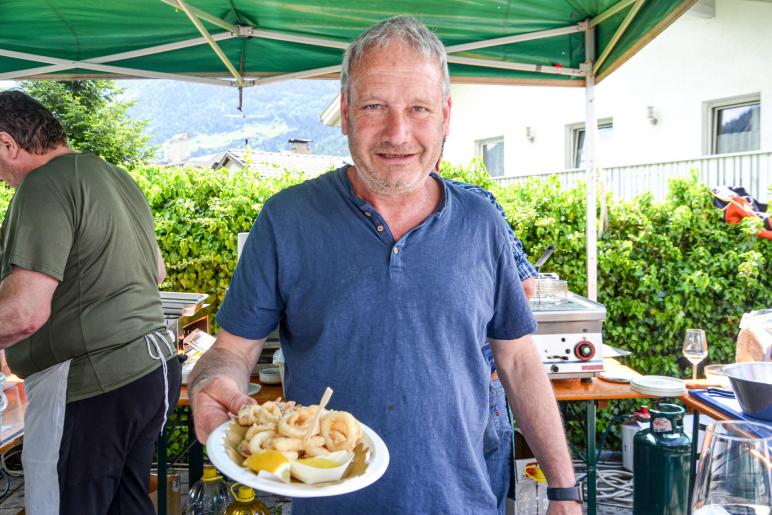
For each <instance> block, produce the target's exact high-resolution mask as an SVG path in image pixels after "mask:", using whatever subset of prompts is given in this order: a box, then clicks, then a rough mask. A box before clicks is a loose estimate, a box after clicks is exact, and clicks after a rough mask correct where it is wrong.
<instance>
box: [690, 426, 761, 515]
mask: <svg viewBox="0 0 772 515" xmlns="http://www.w3.org/2000/svg"><path fill="white" fill-rule="evenodd" d="M770 450H772V427H770V426H769V425H766V424H760V423H754V422H744V421H740V420H726V421H723V422H716V423H714V424H710V425H709V426H708V428H707V429H706V430H705V438H704V440H703V443H702V452H701V456H700V461H699V464H698V466H697V477H696V478H695V482H694V493H693V495H692V513H693V515H726V514H731V515H759V514H763V515H769V514H770V506H772V461H771V458H770Z"/></svg>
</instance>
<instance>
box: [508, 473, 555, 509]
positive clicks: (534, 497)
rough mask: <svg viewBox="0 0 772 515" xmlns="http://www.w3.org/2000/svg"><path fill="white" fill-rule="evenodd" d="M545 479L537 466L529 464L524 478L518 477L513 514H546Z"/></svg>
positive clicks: (547, 503) (547, 502)
mask: <svg viewBox="0 0 772 515" xmlns="http://www.w3.org/2000/svg"><path fill="white" fill-rule="evenodd" d="M548 505H549V501H548V500H547V479H546V478H545V477H544V473H543V472H542V471H541V469H540V468H539V465H537V464H536V463H535V462H534V463H529V464H528V465H526V467H525V478H521V477H518V483H517V495H516V501H515V513H516V514H517V515H544V514H545V513H547V506H548Z"/></svg>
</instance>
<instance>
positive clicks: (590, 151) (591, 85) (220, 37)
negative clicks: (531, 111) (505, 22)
mask: <svg viewBox="0 0 772 515" xmlns="http://www.w3.org/2000/svg"><path fill="white" fill-rule="evenodd" d="M158 1H160V2H162V3H164V4H166V5H168V6H170V7H172V8H174V9H179V10H181V11H183V12H184V13H185V15H186V16H187V17H188V19H189V20H190V22H191V24H193V26H194V27H195V28H196V30H197V31H198V32H199V33H200V34H201V36H200V37H197V38H191V39H186V40H182V41H178V42H174V43H168V44H164V45H157V46H152V47H148V48H144V49H139V50H134V51H130V52H122V53H118V54H112V55H105V56H101V57H95V58H90V59H84V60H69V59H60V58H56V57H50V56H43V55H37V54H31V53H25V52H17V51H11V50H6V49H2V48H0V56H4V57H10V58H14V59H20V60H25V61H31V62H37V63H43V64H45V65H46V66H41V67H35V68H28V69H24V70H17V71H13V72H6V73H2V74H0V80H10V79H22V78H46V79H60V80H61V79H67V78H72V77H68V76H66V75H65V76H61V75H53V74H55V73H58V72H62V71H66V70H73V69H83V70H91V71H94V72H100V73H106V74H109V75H108V76H111V77H114V76H120V77H126V76H128V77H142V78H152V79H171V80H179V81H187V82H195V83H200V84H210V85H218V86H228V87H239V88H243V87H253V86H259V85H262V84H269V83H273V82H279V81H284V80H289V79H300V78H311V77H330V76H335V75H336V74H339V73H340V70H341V66H340V65H334V66H325V67H320V68H313V69H307V70H300V71H296V72H291V73H281V74H274V75H267V76H263V77H257V78H252V79H246V78H245V77H244V72H243V70H242V71H239V70H237V68H236V66H234V64H233V63H232V62H231V61H230V59H229V58H228V57H227V55H226V54H225V53H224V52H223V51H222V49H221V48H220V46H219V44H218V42H220V41H225V40H229V39H232V38H264V39H270V40H277V41H283V42H291V43H297V44H303V45H310V46H317V47H325V48H336V49H340V50H345V49H346V48H347V47H348V45H349V43H348V42H345V41H338V40H334V39H329V38H320V37H310V36H301V35H297V34H292V33H288V32H281V31H273V30H265V29H258V28H257V27H256V24H255V23H253V22H251V21H250V20H243V19H242V23H241V24H233V23H230V22H228V21H226V20H224V19H222V18H220V17H217V16H214V15H212V14H210V13H208V12H205V11H204V10H202V9H199V8H197V7H194V6H191V5H189V4H188V3H187V2H188V0H158ZM644 2H645V0H620V1H619V2H617V3H615V4H614V5H612V6H611V7H609V8H608V9H606V10H605V11H604V12H602V13H600V14H598V15H597V16H595V17H594V18H590V19H586V20H583V21H580V22H578V23H575V24H573V25H569V26H566V27H558V28H553V29H548V30H540V31H535V32H531V33H525V34H513V35H510V36H504V37H498V38H493V39H488V40H482V41H475V42H469V43H464V44H459V45H451V46H448V47H446V51H447V54H448V62H449V63H453V64H461V65H468V66H479V67H486V68H496V69H505V70H517V71H526V72H536V73H545V74H550V75H558V76H565V77H574V78H576V77H581V78H583V80H582V81H577V80H575V79H574V80H566V81H554V82H551V83H552V84H554V85H566V84H570V85H573V86H584V89H585V141H586V156H587V157H586V164H585V172H586V182H587V211H586V217H587V297H589V298H590V299H591V300H597V209H596V201H597V198H596V181H597V180H598V179H599V173H598V170H599V167H598V156H597V151H596V144H595V143H596V139H597V118H596V115H595V82H596V74H597V73H598V71H599V70H600V67H601V66H602V65H603V63H604V62H605V61H606V59H607V58H608V57H609V55H610V54H611V52H612V51H613V50H614V48H615V47H616V46H617V43H618V42H619V40H620V38H621V37H622V36H623V35H624V33H625V31H626V30H627V28H628V27H629V26H630V23H631V22H632V21H633V19H634V18H635V16H636V14H637V13H638V11H639V10H640V8H641V7H642V6H643V4H644ZM690 5H691V3H689V4H688V5H686V6H685V7H689V6H690ZM685 7H684V8H685ZM627 8H629V11H628V12H627V14H626V16H625V18H624V20H623V22H622V23H621V24H620V25H619V27H618V28H617V30H616V31H615V33H614V34H613V35H612V37H611V39H610V41H609V43H608V44H607V45H606V47H605V48H604V49H603V52H602V53H601V55H600V56H598V57H597V59H595V58H594V57H595V48H596V42H595V31H594V29H595V28H596V27H597V26H598V25H600V24H601V23H602V22H603V21H605V20H607V19H609V18H611V17H612V16H615V15H617V14H619V13H621V12H622V11H623V10H624V9H627ZM244 22H246V23H244ZM204 23H208V24H210V25H212V26H215V27H217V28H220V29H223V30H224V32H218V33H214V34H212V33H210V32H209V30H207V28H206V27H205V26H204ZM574 33H584V51H585V56H586V60H585V62H584V63H583V64H582V65H581V66H580V68H578V69H576V68H565V67H560V66H545V65H536V64H531V63H523V62H511V61H502V60H496V59H481V58H471V57H464V56H460V55H456V54H459V53H462V52H469V51H472V50H478V49H482V48H490V47H495V46H500V45H507V44H512V43H518V42H523V41H532V40H536V39H543V38H550V37H556V36H564V35H567V34H574ZM204 44H206V45H209V46H210V48H211V49H212V51H213V52H214V53H215V54H216V55H217V56H218V58H219V59H220V60H221V61H222V63H223V65H224V67H225V69H226V70H227V72H228V74H229V75H230V77H228V78H223V76H225V77H227V75H225V74H221V75H220V76H217V77H213V76H202V75H194V74H183V73H165V72H158V71H152V70H141V69H136V68H130V67H125V66H120V65H118V64H116V63H117V62H120V61H122V60H126V59H131V58H135V57H142V56H148V55H153V54H159V53H164V52H171V51H175V50H180V49H184V48H190V47H193V46H198V45H204ZM526 82H528V81H526ZM536 82H537V83H538V81H536Z"/></svg>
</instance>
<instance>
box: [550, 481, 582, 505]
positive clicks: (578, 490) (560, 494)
mask: <svg viewBox="0 0 772 515" xmlns="http://www.w3.org/2000/svg"><path fill="white" fill-rule="evenodd" d="M547 499H548V500H550V501H577V502H582V501H584V494H583V492H582V483H581V482H580V481H578V482H577V483H576V484H575V485H574V486H569V487H566V488H553V487H551V486H548V487H547Z"/></svg>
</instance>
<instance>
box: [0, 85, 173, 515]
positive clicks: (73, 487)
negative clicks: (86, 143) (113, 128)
mask: <svg viewBox="0 0 772 515" xmlns="http://www.w3.org/2000/svg"><path fill="white" fill-rule="evenodd" d="M0 179H2V180H3V181H5V182H7V183H8V184H9V185H10V186H11V187H13V188H15V190H16V192H15V194H14V197H13V199H12V200H11V203H10V205H9V207H8V212H7V213H6V216H5V219H4V220H3V224H2V229H0V238H1V239H0V347H2V348H4V349H5V353H6V358H7V361H8V364H9V366H10V368H11V370H12V371H13V372H14V373H15V374H18V375H19V376H20V377H23V378H24V380H25V389H26V390H27V397H28V400H29V405H28V407H27V411H26V414H25V428H24V429H25V435H24V440H25V442H24V451H23V455H22V459H23V464H24V469H25V482H26V484H25V489H26V491H25V493H26V495H25V505H26V508H27V513H28V514H30V515H36V514H37V513H40V514H49V513H73V514H74V513H94V514H100V513H132V514H134V513H140V514H141V513H148V514H150V513H153V508H152V505H151V503H150V500H149V497H148V496H147V486H148V485H147V483H148V479H149V473H150V466H151V461H152V456H153V446H154V444H155V441H156V438H157V436H158V434H159V433H160V430H161V427H162V424H163V422H164V421H165V419H166V416H167V414H168V413H169V411H170V410H171V409H173V407H174V406H175V405H176V402H177V397H178V395H179V384H180V365H179V361H178V360H177V359H176V351H175V349H174V342H173V341H172V339H171V338H170V337H169V336H168V335H167V333H166V331H165V327H164V319H163V313H162V309H161V300H160V295H159V293H158V283H159V282H161V281H162V280H163V276H164V274H165V270H164V267H163V261H162V260H161V258H160V251H159V249H158V245H157V243H156V240H155V236H154V232H153V217H152V214H151V212H150V208H149V206H148V205H147V201H146V200H145V198H144V196H143V195H142V192H141V191H140V189H139V187H138V186H137V185H136V183H135V182H134V181H133V180H132V179H131V177H130V176H129V175H128V174H127V173H126V172H125V171H123V170H121V169H120V168H118V167H116V166H113V165H111V164H109V163H107V162H105V161H103V160H102V159H100V158H99V157H97V156H95V155H93V154H81V153H76V152H73V151H72V150H71V149H70V148H69V147H68V146H67V141H66V136H65V134H64V131H63V130H62V127H61V125H60V124H59V122H58V121H57V120H56V118H54V117H53V116H52V115H51V113H49V112H48V111H47V110H46V109H45V108H44V107H43V106H42V105H40V104H39V103H38V102H36V101H35V100H33V99H32V98H30V97H29V96H27V95H26V94H24V93H22V92H19V91H5V92H1V93H0ZM56 485H58V486H59V488H58V489H57V488H56Z"/></svg>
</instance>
